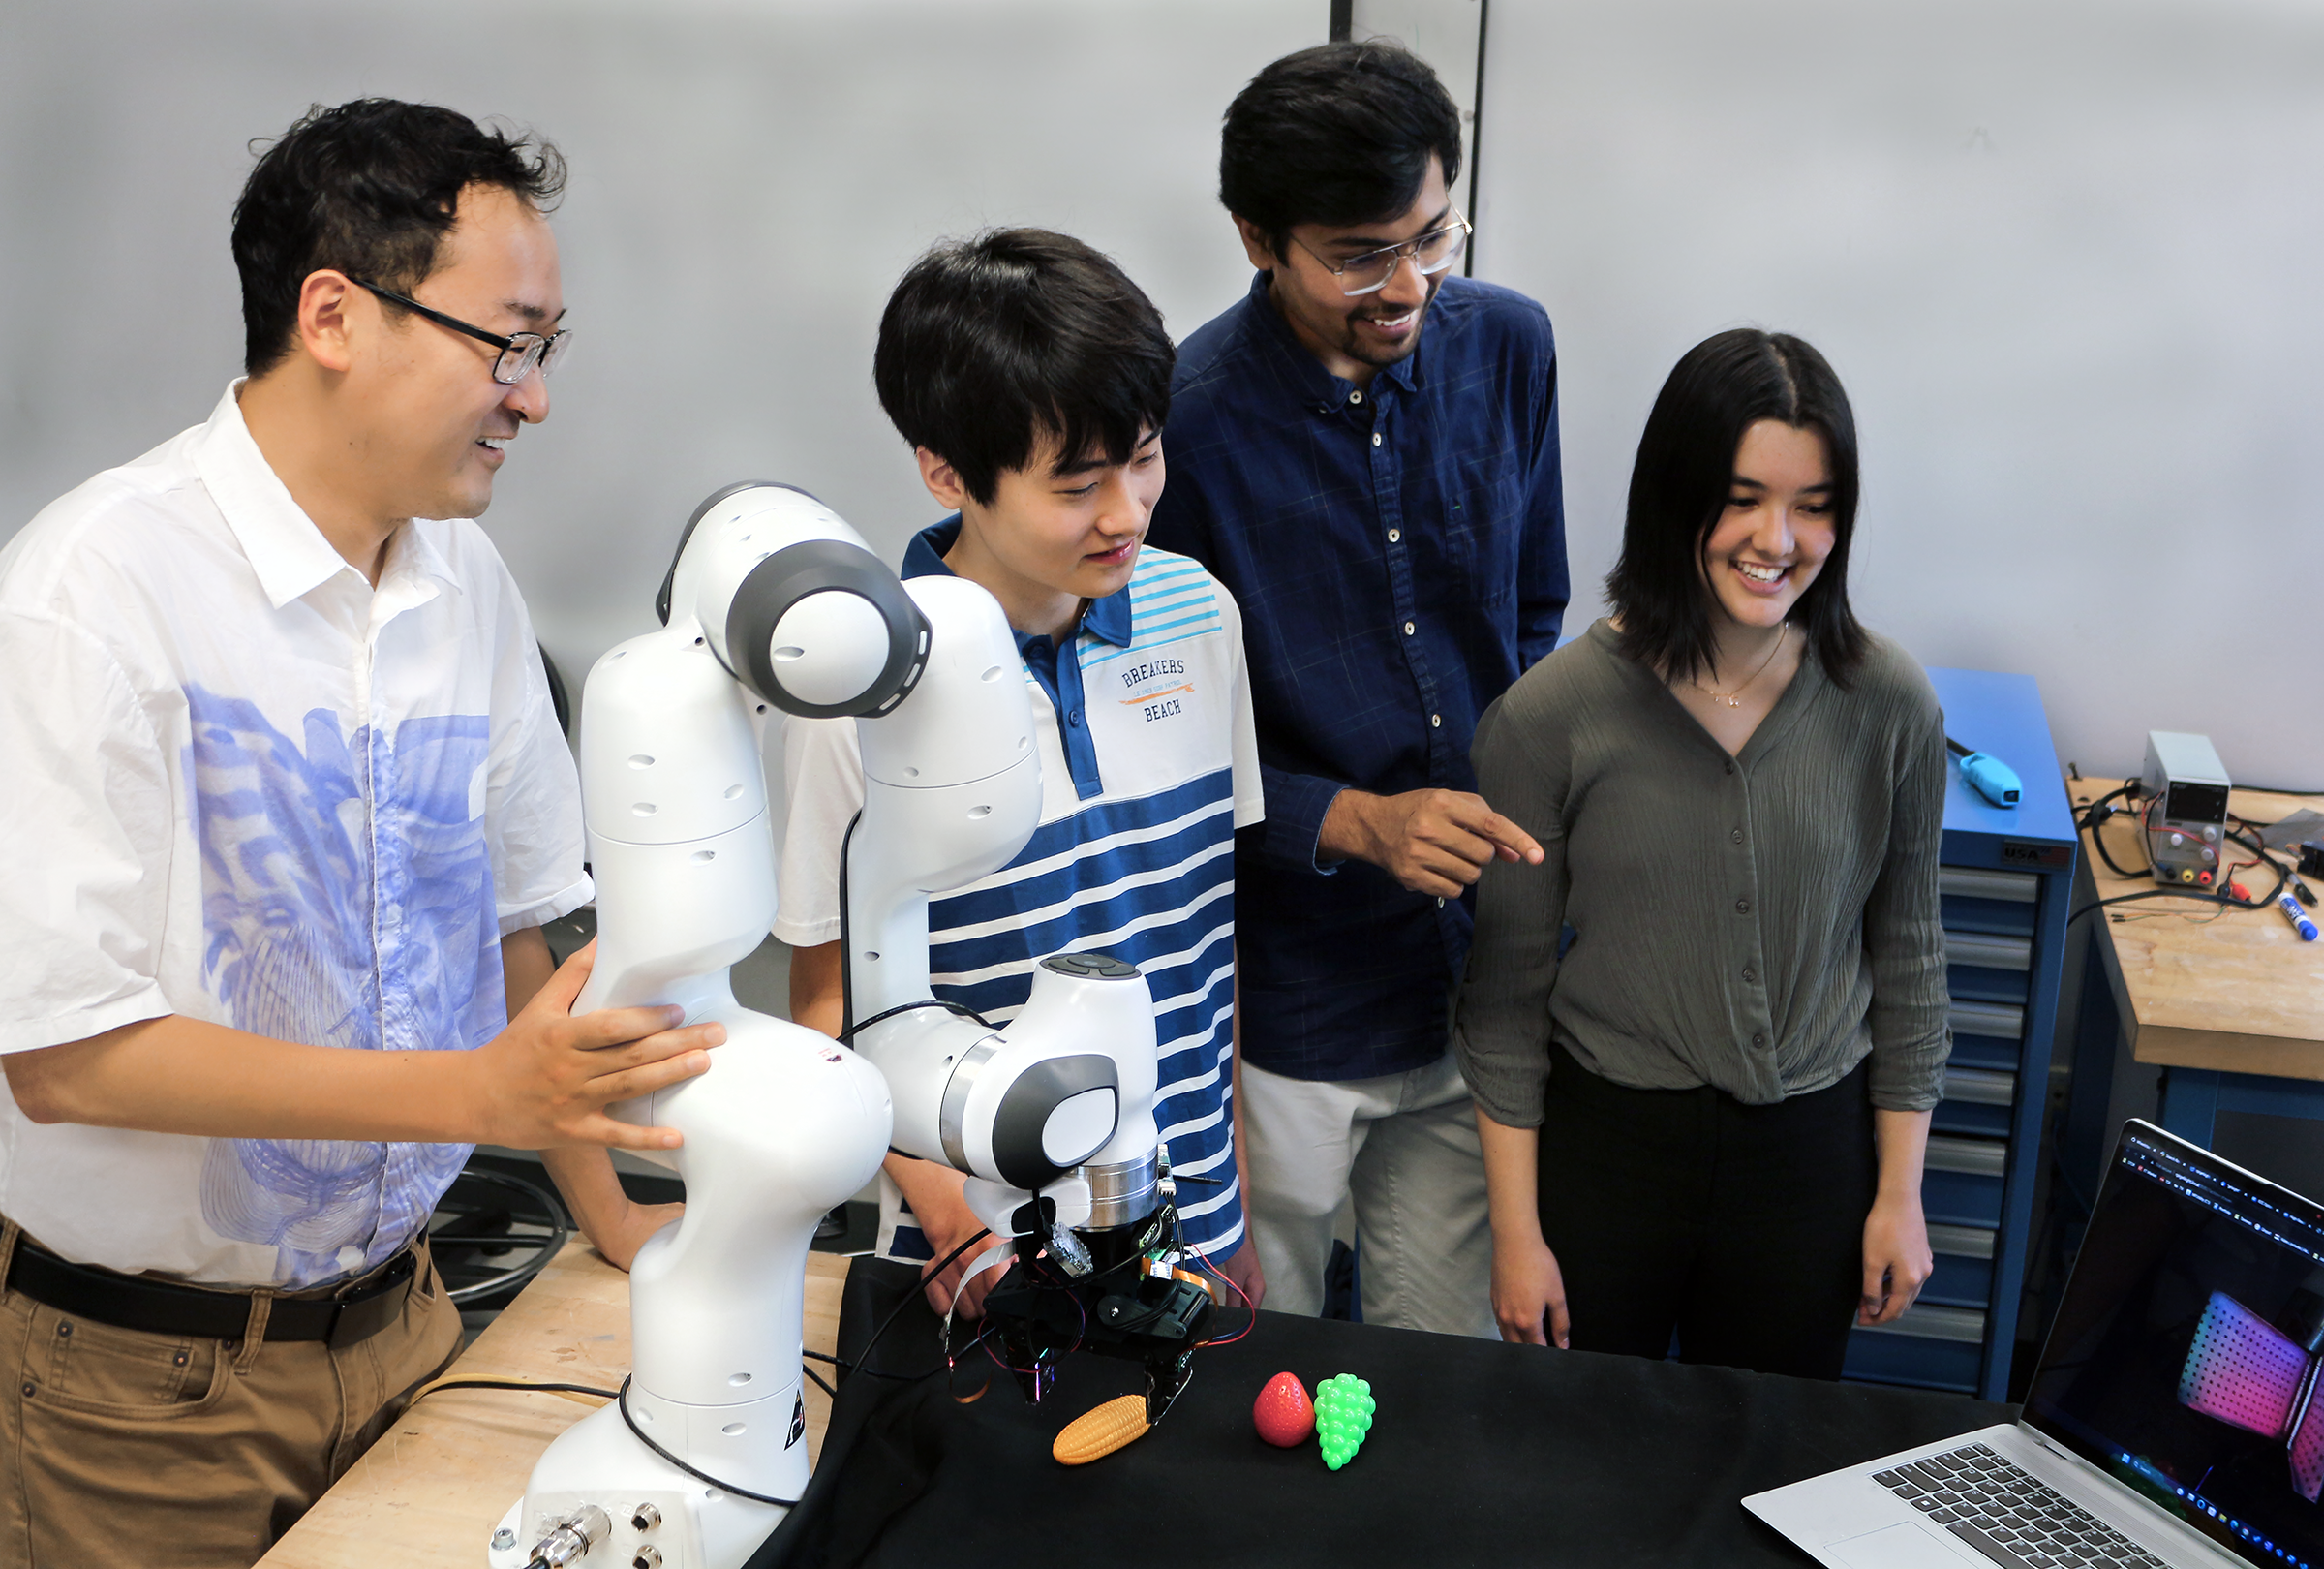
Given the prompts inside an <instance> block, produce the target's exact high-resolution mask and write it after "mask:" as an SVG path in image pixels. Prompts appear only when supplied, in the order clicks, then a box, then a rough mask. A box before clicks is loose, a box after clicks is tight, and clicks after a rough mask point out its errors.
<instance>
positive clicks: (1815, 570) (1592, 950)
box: [1453, 330, 1950, 1378]
mask: <svg viewBox="0 0 2324 1569" xmlns="http://www.w3.org/2000/svg"><path fill="white" fill-rule="evenodd" d="M1856 490H1857V481H1856V443H1855V425H1854V420H1853V417H1852V416H1851V415H1850V411H1849V405H1848V398H1847V394H1846V393H1845V392H1843V391H1842V390H1841V387H1840V384H1839V380H1838V378H1836V377H1835V376H1834V375H1833V374H1832V370H1831V367H1830V366H1829V365H1828V364H1826V363H1825V361H1824V359H1823V356H1822V355H1820V354H1818V353H1817V352H1816V351H1815V350H1814V349H1813V348H1811V347H1809V346H1808V345H1807V344H1805V343H1802V342H1801V341H1800V340H1798V339H1796V338H1792V337H1788V336H1781V335H1770V334H1768V333H1764V332H1758V331H1754V330H1738V331H1733V332H1725V333H1721V334H1720V335H1719V336H1717V337H1715V338H1711V339H1709V340H1708V341H1706V342H1704V343H1701V344H1699V345H1697V347H1696V348H1695V349H1693V350H1691V351H1690V352H1689V353H1688V354H1687V355H1686V357H1685V358H1683V359H1682V360H1680V361H1679V364H1678V367H1677V368H1676V369H1675V370H1673V371H1672V372H1671V374H1670V379H1669V381H1668V382H1667V383H1666V384H1665V385H1664V387H1663V390H1662V394H1661V396H1660V397H1659V398H1657V400H1656V402H1655V406H1654V410H1653V412H1652V413H1651V414H1650V415H1648V416H1647V421H1646V430H1645V434H1644V436H1643V438H1642V439H1641V441H1640V443H1639V447H1638V457H1637V464H1636V469H1635V470H1634V472H1633V474H1632V477H1631V487H1630V507H1629V516H1628V520H1627V523H1626V525H1625V529H1624V534H1623V544H1622V557H1621V560H1620V561H1619V563H1617V564H1616V566H1615V568H1614V570H1613V572H1612V573H1611V575H1610V576H1609V577H1608V578H1607V583H1606V588H1607V597H1608V599H1609V600H1611V602H1612V606H1613V611H1614V614H1613V616H1612V617H1611V618H1610V619H1609V620H1607V621H1602V622H1600V623H1598V624H1597V625H1596V626H1594V627H1592V628H1591V629H1590V630H1589V631H1588V632H1587V633H1586V634H1585V635H1583V636H1581V637H1579V638H1576V639H1575V641H1574V642H1572V643H1571V644H1569V645H1567V646H1566V647H1565V648H1562V649H1560V650H1559V651H1558V652H1557V653H1555V654H1553V655H1551V656H1550V657H1549V658H1548V659H1546V660H1544V661H1542V662H1541V663H1540V664H1538V665H1536V666H1535V667H1534V668H1533V669H1532V670H1531V671H1529V672H1528V673H1527V674H1526V675H1525V676H1524V677H1523V678H1522V679H1520V680H1519V681H1518V682H1517V683H1516V685H1515V686H1514V687H1512V688H1511V689H1510V691H1509V692H1508V693H1507V694H1506V695H1505V696H1503V697H1502V698H1501V700H1500V701H1499V702H1497V703H1495V704H1494V705H1493V707H1492V708H1491V709H1490V710H1489V711H1488V712H1487V713H1486V715H1485V716H1484V719H1483V722H1482V723H1481V724H1480V725H1479V727H1478V732H1477V741H1476V746H1475V748H1474V749H1473V752H1472V756H1473V757H1474V759H1475V762H1476V765H1477V777H1478V783H1479V788H1480V790H1481V791H1482V792H1483V795H1484V797H1485V799H1487V800H1489V801H1492V802H1494V803H1495V804H1496V805H1497V806H1499V807H1500V809H1501V811H1502V812H1503V813H1504V815H1507V816H1509V817H1510V818H1511V819H1512V820H1513V821H1514V822H1516V823H1518V824H1520V825H1521V826H1523V827H1524V828H1526V829H1527V830H1528V831H1529V832H1531V833H1532V834H1533V835H1534V836H1535V837H1536V838H1537V839H1539V840H1540V841H1541V844H1542V846H1543V848H1544V851H1545V852H1546V853H1545V858H1544V861H1543V862H1542V864H1540V865H1538V866H1528V865H1525V864H1523V863H1515V864H1496V865H1494V866H1492V867H1489V868H1487V869H1486V871H1485V873H1484V875H1483V878H1482V880H1481V881H1480V883H1479V886H1478V904H1477V930H1476V942H1475V946H1474V948H1473V949H1472V950H1471V952H1470V955H1469V963H1468V971H1467V976H1466V978H1465V980H1464V982H1463V984H1462V989H1461V993H1460V997H1459V1002H1458V1006H1457V1010H1456V1014H1455V1022H1454V1031H1453V1040H1454V1045H1455V1048H1456V1050H1457V1051H1458V1052H1459V1054H1460V1061H1461V1066H1462V1068H1463V1070H1464V1072H1465V1073H1466V1074H1467V1077H1468V1082H1469V1086H1470V1089H1471V1090H1472V1091H1473V1092H1474V1093H1475V1095H1476V1099H1477V1109H1478V1124H1479V1126H1480V1128H1481V1129H1482V1131H1483V1143H1484V1155H1485V1171H1486V1180H1487V1184H1488V1188H1489V1191H1490V1195H1491V1211H1492V1230H1493V1309H1494V1314H1495V1316H1496V1317H1497V1318H1498V1320H1499V1322H1500V1326H1501V1333H1502V1337H1503V1338H1505V1339H1509V1340H1513V1341H1531V1342H1534V1343H1544V1342H1546V1343H1553V1344H1557V1345H1569V1344H1571V1345H1575V1346H1580V1347H1583V1348H1588V1349H1598V1350H1609V1351H1622V1352H1629V1353H1632V1354H1636V1355H1641V1356H1654V1357H1660V1356H1663V1355H1665V1354H1666V1352H1667V1350H1668V1349H1669V1347H1670V1346H1671V1344H1672V1342H1673V1338H1675V1341H1676V1344H1677V1347H1678V1350H1679V1354H1680V1355H1681V1357H1683V1358H1684V1359H1685V1360H1688V1361H1691V1362H1706V1363H1717V1364H1722V1365H1727V1366H1733V1367H1746V1368H1754V1369H1760V1370H1763V1371H1775V1372H1790V1373H1799V1374H1806V1375H1810V1376H1818V1377H1825V1378H1831V1377H1837V1376H1838V1375H1839V1372H1840V1367H1841V1361H1842V1358H1843V1357H1844V1355H1845V1354H1846V1350H1847V1342H1848V1331H1849V1326H1850V1321H1851V1319H1852V1321H1853V1322H1855V1323H1862V1324H1884V1323H1889V1322H1893V1321H1894V1320H1895V1319H1896V1318H1897V1317H1898V1315H1900V1314H1901V1313H1903V1312H1904V1310H1905V1309H1906V1308H1907V1307H1910V1306H1911V1302H1912V1299H1913V1297H1914V1295H1915V1294H1916V1293H1917V1292H1918V1291H1919V1289H1920V1286H1921V1284H1922V1282H1923V1281H1924V1280H1926V1279H1927V1278H1928V1274H1929V1270H1930V1268H1931V1265H1932V1263H1933V1260H1932V1258H1931V1255H1930V1251H1929V1241H1928V1227H1927V1224H1926V1221H1925V1220H1924V1218H1923V1216H1922V1214H1921V1206H1920V1176H1921V1160H1922V1155H1923V1153H1924V1151H1925V1149H1926V1145H1927V1140H1928V1128H1929V1111H1930V1108H1931V1107H1933V1106H1934V1105H1935V1104H1936V1103H1937V1100H1938V1099H1939V1095H1940V1089H1941V1086H1942V1075H1943V1069H1944V1060H1945V1057H1946V1054H1947V1052H1948V1051H1949V1049H1950V1037H1949V1035H1948V1033H1947V1031H1946V1025H1945V986H1944V953H1943V937H1942V929H1941V926H1940V921H1939V914H1938V903H1937V854H1938V845H1939V839H1940V835H1941V833H1942V811H1943V798H1944V769H1945V760H1944V757H1945V754H1944V728H1943V718H1942V714H1940V712H1939V710H1938V706H1937V699H1936V694H1935V693H1934V692H1932V691H1931V689H1930V687H1929V683H1928V679H1927V677H1925V676H1924V675H1923V674H1922V673H1921V671H1920V669H1919V667H1918V666H1917V665H1915V664H1914V663H1913V662H1912V661H1911V659H1910V658H1909V657H1908V656H1907V655H1906V654H1905V653H1904V652H1903V651H1902V650H1900V649H1898V648H1897V647H1896V646H1895V645H1894V644H1892V643H1890V642H1888V641H1886V640H1885V639H1883V638H1881V637H1878V636H1875V635H1874V634H1872V633H1871V632H1868V631H1865V629H1864V628H1863V627H1862V626H1861V624H1859V623H1858V622H1857V620H1856V619H1855V616H1854V614H1853V613H1852V612H1851V611H1850V609H1849V603H1848V585H1847V569H1848V551H1849V539H1850V533H1851V530H1852V526H1853V523H1854V520H1855V509H1856ZM1569 926H1571V927H1572V928H1573V930H1574V933H1575V937H1574V938H1573V941H1572V944H1571V946H1570V947H1568V948H1567V949H1566V951H1565V952H1564V953H1563V954H1562V955H1561V953H1560V951H1559V948H1560V940H1559V939H1560V933H1561V932H1562V931H1563V930H1564V929H1565V928H1567V927H1569Z"/></svg>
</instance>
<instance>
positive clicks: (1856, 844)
mask: <svg viewBox="0 0 2324 1569" xmlns="http://www.w3.org/2000/svg"><path fill="white" fill-rule="evenodd" d="M1616 648H1617V638H1616V635H1615V633H1614V631H1613V630H1612V628H1611V627H1609V626H1608V625H1607V624H1606V623H1605V622H1603V621H1601V622H1599V623H1598V624H1597V625H1596V626H1594V627H1592V628H1591V629H1590V630H1589V631H1588V632H1587V633H1586V634H1585V635H1584V636H1581V637H1578V638H1576V639H1575V640H1574V641H1573V642H1572V643H1569V644H1568V645H1567V646H1565V647H1564V648H1561V649H1559V650H1558V651H1557V652H1556V653H1554V654H1552V655H1550V656H1549V657H1548V658H1547V659H1545V660H1544V661H1542V662H1541V663H1539V664H1537V665H1535V666H1534V668H1533V669H1532V670H1530V671H1528V672H1527V673H1526V674H1525V675H1524V676H1523V677H1522V678H1521V679H1519V680H1518V682H1517V683H1516V685H1515V686H1514V687H1512V688H1511V689H1510V690H1509V692H1507V693H1506V694H1504V695H1503V696H1502V698H1501V699H1500V701H1498V702H1496V703H1494V704H1493V706H1492V707H1491V708H1490V709H1488V710H1487V711H1486V713H1485V715H1484V718H1483V720H1482V721H1481V722H1480V723H1479V724H1478V728H1477V741H1476V745H1475V747H1474V748H1472V749H1471V753H1470V755H1471V757H1472V758H1473V759H1474V761H1475V763H1476V766H1477V782H1478V789H1479V791H1480V792H1481V793H1482V794H1483V796H1484V799H1485V800H1486V801H1487V802H1489V803H1490V804H1491V805H1492V807H1493V809H1494V810H1495V811H1497V812H1499V813H1501V814H1502V815H1504V816H1507V817H1509V818H1510V819H1511V820H1513V821H1514V822H1516V823H1517V824H1518V825H1519V826H1521V827H1523V828H1524V829H1525V830H1526V831H1527V832H1529V833H1531V834H1532V835H1533V836H1534V837H1535V838H1536V839H1538V840H1540V841H1541V844H1542V847H1543V849H1544V852H1545V858H1544V861H1543V863H1542V864H1541V865H1540V866H1525V865H1522V864H1511V863H1508V862H1495V863H1494V864H1493V865H1491V866H1489V867H1487V868H1486V869H1485V872H1484V875H1483V878H1482V879H1481V880H1480V881H1479V884H1478V891H1477V935H1476V941H1475V945H1474V946H1473V947H1472V948H1471V949H1470V952H1469V963H1468V971H1467V974H1466V976H1465V978H1464V980H1463V981H1462V984H1461V988H1460V992H1459V996H1458V1001H1457V1003H1456V1006H1455V1010H1454V1017H1453V1031H1452V1040H1453V1047H1454V1049H1455V1050H1456V1051H1457V1052H1458V1053H1459V1056H1460V1063H1461V1068H1462V1070H1463V1071H1464V1072H1465V1073H1466V1074H1467V1076H1468V1082H1469V1087H1470V1089H1471V1090H1472V1091H1473V1092H1475V1094H1476V1097H1477V1102H1478V1104H1479V1105H1481V1106H1483V1108H1484V1110H1485V1111H1486V1113H1487V1114H1488V1115H1490V1116H1491V1117H1492V1118H1493V1119H1494V1120H1495V1121H1496V1122H1499V1123H1505V1124H1507V1125H1509V1126H1513V1127H1537V1126H1539V1125H1540V1124H1541V1122H1542V1111H1543V1103H1542V1097H1543V1092H1544V1087H1545V1085H1546V1084H1547V1082H1548V1077H1549V1053H1548V1043H1549V1042H1550V1041H1551V1040H1552V1039H1554V1040H1556V1041H1557V1042H1558V1043H1559V1044H1560V1045H1562V1046H1563V1047H1564V1048H1565V1049H1566V1050H1567V1051H1569V1052H1571V1053H1572V1054H1573V1055H1574V1057H1575V1060H1576V1061H1579V1062H1581V1063H1582V1064H1583V1065H1584V1066H1585V1067H1587V1068H1589V1069H1590V1070H1591V1071H1592V1072H1595V1073H1597V1074H1599V1075H1601V1076H1602V1077H1605V1078H1606V1079H1610V1080H1612V1081H1613V1082H1615V1083H1617V1084H1622V1085H1628V1086H1631V1087H1633V1088H1636V1089H1692V1088H1695V1087H1697V1086H1699V1085H1706V1084H1707V1085H1715V1086H1717V1087H1718V1088H1719V1089H1721V1090H1724V1091H1726V1092H1728V1094H1731V1095H1733V1096H1734V1097H1735V1098H1736V1099H1738V1100H1741V1101H1744V1102H1747V1103H1750V1104H1753V1105H1764V1104H1767V1103H1770V1102H1773V1101H1777V1100H1781V1099H1783V1098H1784V1097H1785V1096H1787V1095H1796V1094H1803V1093H1806V1092H1810V1091H1815V1090H1821V1089H1824V1088H1826V1087H1827V1086H1830V1085H1833V1084H1836V1083H1838V1082H1839V1081H1840V1080H1841V1079H1842V1078H1844V1077H1845V1076H1846V1075H1847V1074H1848V1073H1849V1072H1850V1070H1851V1069H1853V1068H1854V1067H1855V1065H1856V1064H1857V1063H1858V1062H1860V1061H1863V1060H1864V1058H1865V1057H1866V1056H1867V1055H1870V1057H1871V1058H1872V1100H1873V1104H1874V1105H1876V1106H1881V1107H1886V1108H1890V1109H1893V1110H1900V1111H1925V1110H1927V1109H1928V1108H1929V1107H1931V1106H1934V1105H1935V1104H1936V1103H1937V1101H1938V1099H1939V1098H1940V1094H1941V1090H1942V1081H1943V1074H1944V1061H1945V1057H1946V1055H1947V1054H1948V1053H1949V1052H1950V1050H1951V1045H1952V1040H1951V1034H1950V1031H1948V1029H1947V1027H1946V1023H1945V1018H1946V1000H1945V976H1944V937H1943V931H1942V925H1941V920H1940V916H1939V912H1938V903H1937V856H1938V848H1939V843H1940V840H1941V838H1942V832H1943V812H1944V786H1945V750H1944V718H1943V715H1942V713H1941V712H1940V710H1939V709H1938V706H1937V694H1936V692H1934V691H1933V690H1932V689H1931V687H1930V686H1929V680H1928V677H1927V676H1925V675H1923V674H1922V673H1921V670H1920V667H1919V666H1918V665H1916V664H1915V663H1913V662H1912V660H1911V657H1910V656H1909V655H1907V654H1906V653H1905V652H1904V651H1903V650H1902V649H1900V648H1898V647H1897V646H1896V645H1895V644H1894V643H1891V642H1889V641H1887V640H1886V639H1885V638H1881V637H1875V638H1873V640H1872V647H1871V651H1870V653H1869V654H1868V656H1867V657H1866V659H1865V661H1864V663H1863V665H1862V666H1861V668H1859V669H1858V671H1857V672H1856V674H1855V677H1854V679H1853V681H1852V682H1851V683H1850V686H1848V687H1846V688H1843V687H1841V686H1840V685H1838V684H1837V683H1836V682H1834V681H1832V680H1831V679H1830V678H1829V677H1828V676H1827V675H1826V674H1825V672H1824V671H1823V669H1822V667H1821V666H1820V664H1819V662H1818V661H1817V660H1816V659H1815V657H1814V655H1813V654H1811V655H1809V656H1808V657H1807V658H1806V659H1805V660H1803V661H1801V664H1800V668H1799V673H1798V674H1797V675H1795V676H1794V677H1793V678H1792V681H1791V684H1790V686H1789V687H1788V688H1786V689H1785V690H1784V692H1783V694H1782V695H1781V696H1779V697H1778V698H1777V699H1776V701H1775V706H1774V707H1773V709H1772V710H1771V711H1770V712H1769V713H1768V715H1767V717H1766V719H1765V720H1763V721H1761V722H1760V724H1759V727H1758V730H1756V731H1755V732H1754V733H1753V735H1752V737H1751V740H1750V741H1749V742H1748V743H1747V744H1746V745H1745V746H1744V748H1743V751H1742V753H1741V754H1740V755H1738V756H1733V757H1730V756H1728V754H1727V751H1726V749H1725V748H1723V747H1721V746H1720V745H1719V743H1718V742H1716V741H1714V740H1712V739H1711V736H1710V733H1709V732H1708V731H1706V730H1705V729H1703V727H1702V726H1701V725H1700V724H1699V723H1697V722H1696V720H1695V719H1694V717H1693V716H1692V715H1690V714H1689V713H1688V712H1687V711H1686V709H1685V708H1684V707H1682V706H1681V705H1680V704H1679V702H1678V699H1677V698H1675V697H1674V696H1672V695H1671V693H1670V692H1669V691H1668V690H1667V688H1666V687H1665V686H1664V685H1663V683H1662V681H1661V680H1660V679H1659V678H1657V677H1656V676H1655V675H1654V673H1653V672H1652V671H1650V670H1647V669H1645V668H1643V667H1641V666H1639V665H1637V664H1635V663H1633V662H1632V661H1629V660H1626V659H1624V658H1623V657H1622V656H1621V654H1619V653H1618V652H1617V651H1616ZM1569 924H1571V925H1572V926H1573V928H1574V929H1575V933H1576V934H1577V936H1576V937H1575V941H1574V944H1573V946H1572V947H1571V948H1570V949H1569V950H1568V951H1567V953H1566V955H1565V957H1564V958H1563V959H1562V960H1561V959H1560V958H1559V957H1558V951H1557V948H1558V935H1559V932H1560V930H1561V929H1562V928H1563V927H1565V926H1567V925H1569Z"/></svg>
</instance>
